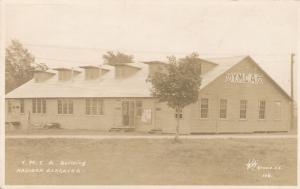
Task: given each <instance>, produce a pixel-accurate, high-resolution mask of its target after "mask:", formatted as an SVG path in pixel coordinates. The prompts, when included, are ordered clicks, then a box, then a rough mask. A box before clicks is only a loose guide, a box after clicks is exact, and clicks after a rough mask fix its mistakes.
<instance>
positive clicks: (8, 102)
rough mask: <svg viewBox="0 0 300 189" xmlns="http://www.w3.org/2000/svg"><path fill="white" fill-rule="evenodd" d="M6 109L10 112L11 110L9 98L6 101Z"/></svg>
mask: <svg viewBox="0 0 300 189" xmlns="http://www.w3.org/2000/svg"><path fill="white" fill-rule="evenodd" d="M7 111H8V113H11V111H12V105H11V102H10V100H8V101H7Z"/></svg>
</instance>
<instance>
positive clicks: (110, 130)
mask: <svg viewBox="0 0 300 189" xmlns="http://www.w3.org/2000/svg"><path fill="white" fill-rule="evenodd" d="M131 131H134V128H131V127H114V128H111V129H109V132H131Z"/></svg>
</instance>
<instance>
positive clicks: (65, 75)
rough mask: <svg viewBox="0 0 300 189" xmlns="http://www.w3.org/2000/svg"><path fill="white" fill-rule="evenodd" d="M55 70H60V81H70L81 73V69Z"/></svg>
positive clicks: (58, 69)
mask: <svg viewBox="0 0 300 189" xmlns="http://www.w3.org/2000/svg"><path fill="white" fill-rule="evenodd" d="M54 70H57V71H58V80H59V81H68V80H70V79H72V78H73V77H74V76H76V75H77V74H79V73H80V71H77V70H73V69H68V68H55V69H54Z"/></svg>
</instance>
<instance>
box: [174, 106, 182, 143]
mask: <svg viewBox="0 0 300 189" xmlns="http://www.w3.org/2000/svg"><path fill="white" fill-rule="evenodd" d="M180 113H181V111H180V109H179V108H178V109H176V114H177V117H176V134H175V141H176V142H179V122H180V117H179V114H180Z"/></svg>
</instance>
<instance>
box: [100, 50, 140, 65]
mask: <svg viewBox="0 0 300 189" xmlns="http://www.w3.org/2000/svg"><path fill="white" fill-rule="evenodd" d="M102 58H103V59H104V63H105V64H109V65H116V64H124V63H132V62H133V58H134V56H133V55H127V54H124V53H120V52H117V53H114V52H113V51H108V52H106V54H104V55H103V56H102Z"/></svg>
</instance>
